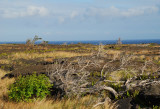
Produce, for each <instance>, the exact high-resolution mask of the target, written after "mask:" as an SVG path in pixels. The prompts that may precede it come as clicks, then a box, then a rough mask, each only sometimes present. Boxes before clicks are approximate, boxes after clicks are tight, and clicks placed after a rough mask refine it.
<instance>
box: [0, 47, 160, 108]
mask: <svg viewBox="0 0 160 109" xmlns="http://www.w3.org/2000/svg"><path fill="white" fill-rule="evenodd" d="M159 48H160V45H149V44H138V45H136V44H131V45H91V44H71V45H47V46H42V45H35V46H28V45H23V44H1V45H0V78H1V79H0V108H1V109H10V108H11V109H92V108H95V109H116V108H118V105H119V104H118V103H117V100H115V98H113V97H110V95H109V94H108V92H103V93H105V96H108V97H110V98H111V99H112V100H111V99H107V100H103V102H100V99H99V97H97V96H98V94H92V93H91V94H85V96H81V97H68V98H65V97H62V98H56V99H55V98H54V96H49V97H46V98H45V99H42V100H34V101H33V102H18V103H17V102H13V101H11V100H9V98H8V89H9V86H10V84H13V83H14V81H15V79H16V78H17V77H18V76H19V75H22V76H23V75H24V76H25V75H28V74H32V73H33V72H37V73H46V74H48V73H50V72H53V69H58V68H59V66H58V67H57V66H53V64H54V65H57V63H58V64H59V61H60V63H62V62H63V63H65V65H64V66H63V68H66V69H67V68H69V69H70V70H68V71H72V70H74V71H75V72H76V70H77V69H78V71H79V70H80V71H81V72H78V75H79V76H80V77H83V76H84V75H83V74H82V75H81V73H82V72H83V73H84V72H85V73H88V72H89V76H88V77H87V78H88V79H87V81H88V82H87V83H88V85H89V86H93V87H92V88H94V86H95V88H98V87H97V86H96V84H97V83H98V81H100V79H102V78H103V79H104V81H103V82H101V83H100V84H103V85H105V86H109V87H112V88H113V89H114V90H115V91H117V92H118V91H119V90H121V88H122V87H121V85H123V84H124V83H123V81H125V82H126V81H127V80H128V79H130V78H133V77H138V76H140V77H141V78H147V77H148V75H151V76H150V77H153V78H158V76H159V71H160V49H159ZM95 56H96V58H93V57H95ZM69 65H73V66H71V67H67V66H69ZM61 67H62V66H61ZM73 67H74V69H73ZM50 69H52V70H50ZM66 69H65V70H66ZM58 70H59V71H60V70H63V69H62V68H61V69H58ZM58 70H57V71H58ZM8 75H10V76H8ZM77 78H79V77H77ZM71 79H72V78H71ZM81 79H84V78H81ZM64 80H65V81H67V80H66V79H65V78H64ZM54 82H55V81H54ZM62 82H63V81H62ZM67 82H70V81H67ZM73 82H74V81H73ZM110 82H113V83H110ZM121 82H122V83H121ZM114 83H115V84H114ZM117 83H118V84H117ZM119 83H120V84H119ZM63 84H64V85H66V87H65V88H66V89H67V88H68V87H69V86H70V84H65V83H63ZM98 84H99V83H98ZM67 86H68V87H67ZM71 86H72V85H71ZM76 87H77V86H76ZM87 87H88V86H87ZM78 88H79V87H78ZM71 89H72V88H71ZM122 90H123V89H122ZM69 93H70V92H69ZM75 93H79V92H76V91H75ZM97 103H99V104H97ZM94 106H95V107H94ZM157 108H158V107H157Z"/></svg>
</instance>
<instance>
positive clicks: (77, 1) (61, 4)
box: [0, 0, 160, 41]
mask: <svg viewBox="0 0 160 109" xmlns="http://www.w3.org/2000/svg"><path fill="white" fill-rule="evenodd" d="M35 35H38V36H39V37H42V38H43V39H44V40H48V41H60V40H62V41H68V40H115V39H118V37H121V39H160V0H0V41H25V40H26V39H28V38H33V37H34V36H35Z"/></svg>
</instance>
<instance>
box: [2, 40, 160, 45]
mask: <svg viewBox="0 0 160 109" xmlns="http://www.w3.org/2000/svg"><path fill="white" fill-rule="evenodd" d="M121 42H122V44H149V43H157V44H160V39H140V40H138V39H137V40H122V41H121ZM25 43H26V42H25V41H4V42H3V41H1V42H0V44H25ZM40 43H41V41H37V42H36V44H40ZM64 43H65V44H78V43H83V44H94V45H99V44H100V43H102V44H116V43H117V40H79V41H49V43H48V44H56V45H61V44H64Z"/></svg>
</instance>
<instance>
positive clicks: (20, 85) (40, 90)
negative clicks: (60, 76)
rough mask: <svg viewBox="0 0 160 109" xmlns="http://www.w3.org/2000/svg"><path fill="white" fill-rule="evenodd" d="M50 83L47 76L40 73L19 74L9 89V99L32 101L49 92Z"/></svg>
mask: <svg viewBox="0 0 160 109" xmlns="http://www.w3.org/2000/svg"><path fill="white" fill-rule="evenodd" d="M51 87H52V85H51V84H50V82H49V78H48V77H46V76H45V75H43V74H41V75H39V76H36V74H33V75H28V76H25V77H22V76H20V77H19V78H18V79H17V80H16V81H15V83H14V84H12V85H11V86H10V89H9V99H10V100H13V101H17V102H18V101H32V100H33V99H36V98H40V99H42V98H44V97H46V96H47V95H49V94H50V91H49V89H50V88H51Z"/></svg>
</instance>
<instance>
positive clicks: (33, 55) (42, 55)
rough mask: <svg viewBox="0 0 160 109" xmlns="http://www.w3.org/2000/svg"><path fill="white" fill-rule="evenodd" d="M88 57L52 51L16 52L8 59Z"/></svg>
mask: <svg viewBox="0 0 160 109" xmlns="http://www.w3.org/2000/svg"><path fill="white" fill-rule="evenodd" d="M86 55H90V54H89V53H73V52H64V51H54V52H46V53H24V52H17V53H14V54H12V55H10V56H8V58H11V59H14V60H16V59H35V58H48V57H52V58H64V57H75V56H86Z"/></svg>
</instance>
